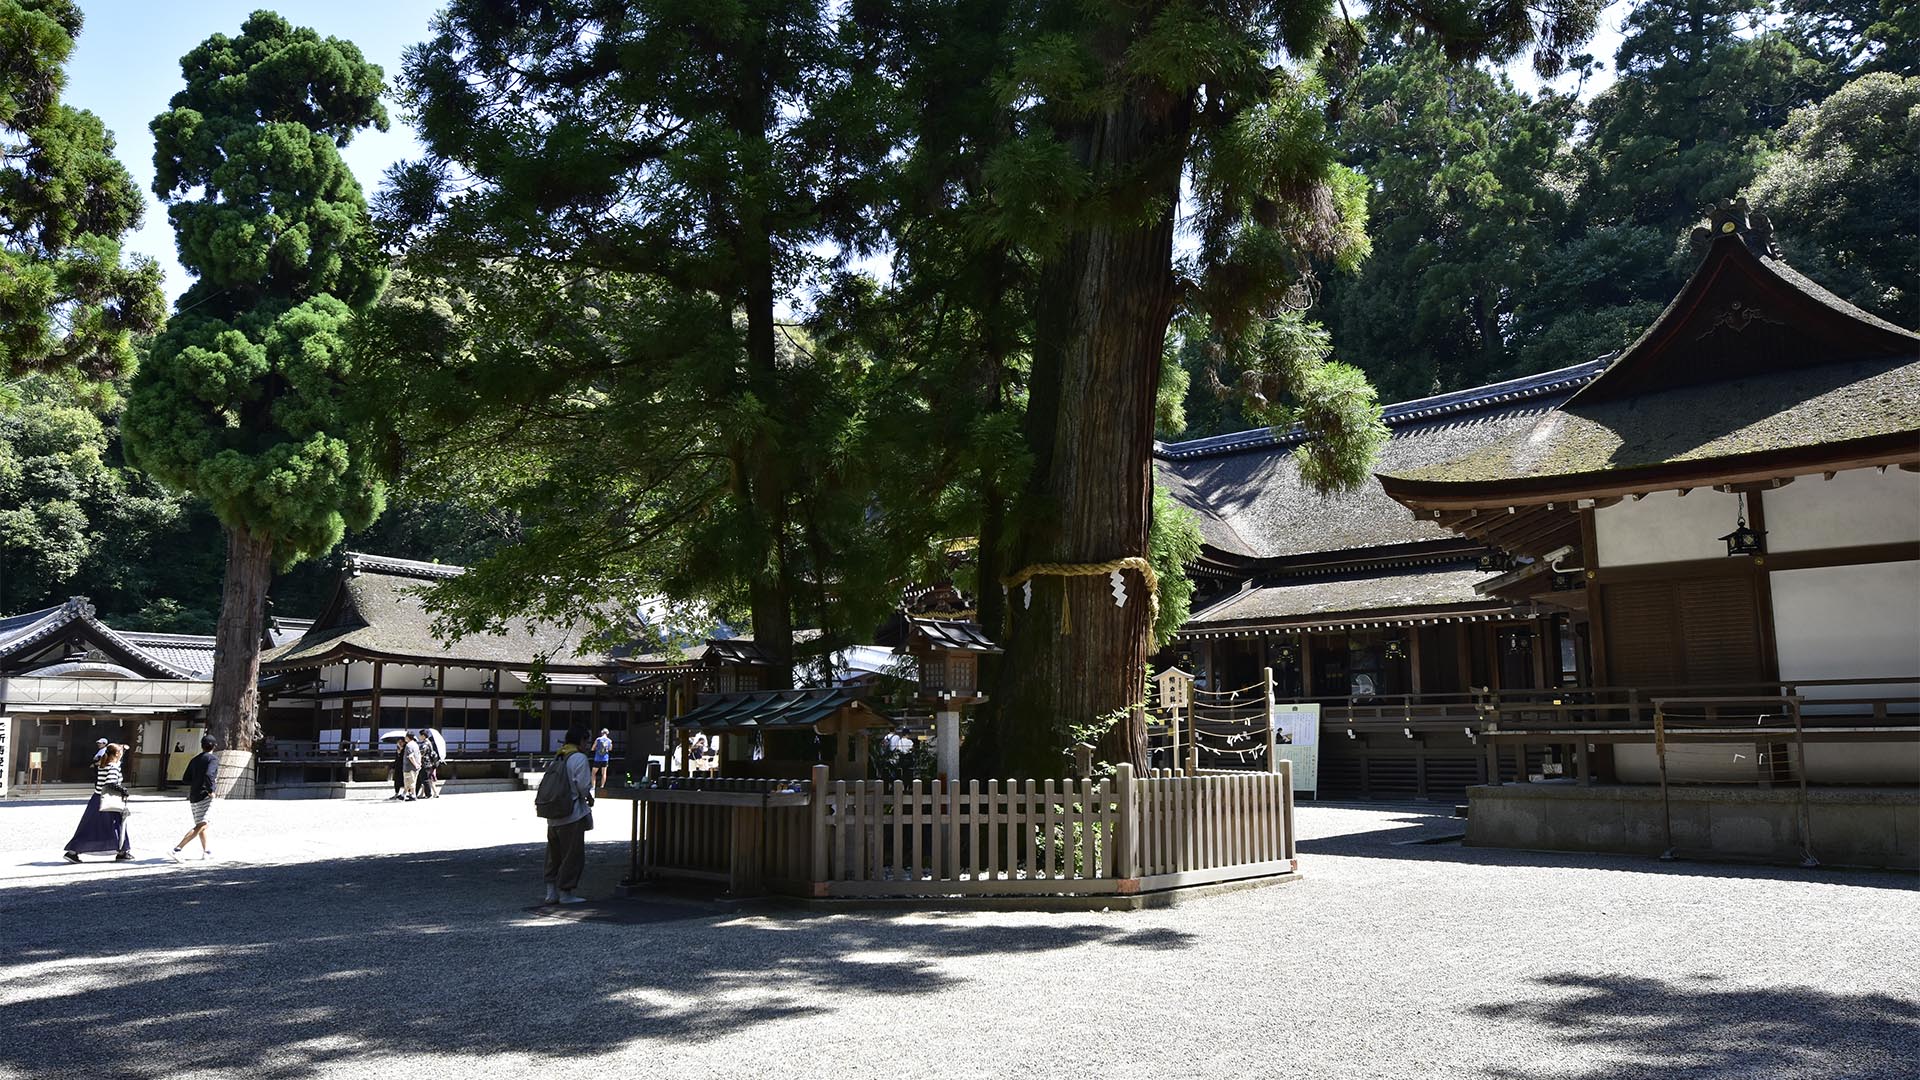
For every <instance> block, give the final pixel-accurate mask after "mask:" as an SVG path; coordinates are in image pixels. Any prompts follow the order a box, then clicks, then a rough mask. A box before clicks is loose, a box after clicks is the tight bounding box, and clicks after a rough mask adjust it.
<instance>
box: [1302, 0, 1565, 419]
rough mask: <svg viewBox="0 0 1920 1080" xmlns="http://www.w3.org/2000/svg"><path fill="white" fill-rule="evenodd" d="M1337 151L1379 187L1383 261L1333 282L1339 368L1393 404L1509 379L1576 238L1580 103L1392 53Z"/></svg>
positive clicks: (1340, 134) (1425, 51)
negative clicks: (1539, 288) (1535, 300)
mask: <svg viewBox="0 0 1920 1080" xmlns="http://www.w3.org/2000/svg"><path fill="white" fill-rule="evenodd" d="M1381 37H1382V39H1383V41H1382V44H1381V45H1379V46H1377V47H1375V48H1372V49H1370V50H1369V54H1368V55H1369V59H1370V60H1372V63H1370V64H1369V65H1368V66H1367V67H1366V68H1365V69H1364V70H1363V71H1361V72H1360V74H1359V75H1358V77H1357V78H1356V79H1355V80H1354V84H1353V86H1352V88H1351V89H1350V90H1349V91H1348V101H1347V106H1346V109H1345V111H1344V113H1343V115H1342V118H1341V120H1340V122H1339V124H1338V125H1337V127H1336V129H1335V131H1334V133H1333V137H1334V138H1335V139H1336V140H1337V142H1338V144H1339V146H1340V149H1341V151H1342V153H1343V156H1344V158H1345V160H1346V161H1347V162H1348V163H1349V164H1351V165H1352V166H1353V167H1354V168H1356V169H1358V170H1359V171H1360V172H1361V173H1363V174H1364V175H1365V176H1366V178H1367V180H1368V181H1369V185H1370V187H1371V189H1372V190H1371V192H1370V197H1369V199H1368V205H1367V232H1368V235H1369V237H1370V238H1371V240H1372V244H1373V253H1372V255H1371V256H1370V257H1369V258H1368V260H1367V262H1366V265H1365V266H1364V267H1363V268H1362V269H1361V271H1360V272H1359V273H1358V274H1356V275H1352V276H1351V277H1349V276H1344V275H1331V276H1330V277H1329V280H1328V282H1327V287H1326V297H1325V305H1324V310H1325V311H1326V319H1327V324H1328V329H1330V330H1331V331H1332V333H1333V341H1334V344H1335V347H1336V348H1337V349H1338V350H1339V355H1340V356H1341V358H1342V359H1344V360H1346V361H1347V362H1348V363H1352V364H1355V365H1357V366H1359V367H1360V369H1361V370H1363V371H1365V372H1366V373H1367V375H1368V377H1369V378H1371V379H1372V380H1373V383H1374V385H1375V386H1377V387H1379V388H1380V389H1381V391H1382V392H1384V393H1387V394H1389V395H1391V396H1392V398H1393V399H1394V400H1399V399H1404V398H1410V397H1418V396H1421V395H1424V394H1431V393H1435V392H1437V391H1441V390H1451V389H1454V388H1457V387H1461V386H1472V385H1475V384H1477V383H1483V382H1487V381H1490V380H1492V379H1497V378H1501V377H1503V376H1507V375H1510V374H1515V373H1517V372H1516V370H1515V369H1516V367H1517V366H1518V365H1519V357H1518V355H1517V347H1518V345H1519V344H1520V341H1519V338H1518V333H1517V331H1518V330H1519V329H1520V324H1519V319H1518V314H1519V311H1520V309H1522V308H1523V307H1524V306H1525V305H1526V302H1527V299H1528V295H1529V291H1530V288H1531V286H1532V284H1533V283H1534V281H1535V280H1536V279H1537V278H1538V277H1539V276H1540V275H1541V274H1542V273H1543V272H1544V271H1545V269H1546V267H1545V266H1544V263H1545V261H1546V259H1547V257H1548V255H1549V252H1550V250H1551V249H1552V248H1553V247H1554V245H1555V243H1556V241H1557V240H1558V238H1559V236H1560V235H1561V230H1562V229H1563V227H1564V226H1565V224H1566V221H1567V217H1568V212H1569V207H1568V205H1567V203H1568V200H1567V198H1566V197H1565V194H1564V192H1565V190H1566V187H1567V184H1566V182H1565V180H1566V177H1565V176H1564V170H1565V169H1566V167H1567V160H1566V159H1567V154H1568V145H1567V143H1568V139H1569V137H1570V136H1571V135H1572V132H1573V125H1574V121H1575V119H1576V116H1575V113H1574V111H1573V109H1572V108H1571V103H1570V102H1569V101H1567V100H1566V99H1563V98H1559V97H1556V96H1553V95H1548V96H1547V97H1546V98H1544V99H1541V100H1534V99H1531V98H1529V97H1528V96H1526V95H1525V94H1522V93H1520V92H1519V91H1518V90H1516V89H1515V88H1514V86H1513V85H1512V83H1511V82H1510V81H1509V80H1507V79H1506V78H1505V77H1504V76H1501V75H1496V74H1494V73H1492V72H1489V71H1487V70H1484V69H1482V68H1478V67H1474V66H1470V65H1461V64H1457V63H1454V62H1452V61H1450V60H1448V59H1447V58H1446V57H1445V56H1444V55H1442V53H1441V52H1440V50H1439V49H1438V48H1437V47H1435V46H1433V45H1432V44H1430V43H1428V44H1422V45H1418V46H1413V47H1408V46H1405V45H1399V44H1396V43H1394V42H1392V41H1391V40H1390V39H1385V36H1384V35H1381Z"/></svg>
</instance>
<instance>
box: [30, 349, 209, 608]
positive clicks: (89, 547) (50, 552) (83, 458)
mask: <svg viewBox="0 0 1920 1080" xmlns="http://www.w3.org/2000/svg"><path fill="white" fill-rule="evenodd" d="M112 424H113V416H112V415H111V414H110V413H109V414H102V413H99V412H96V411H95V409H94V408H93V407H92V405H91V404H90V403H89V402H88V401H87V400H85V399H84V398H83V397H82V396H81V394H80V393H79V391H77V390H76V388H75V387H73V386H72V385H70V384H69V383H68V382H66V381H65V380H62V379H59V378H55V377H51V376H47V375H32V376H28V377H26V378H23V379H20V380H18V381H16V382H13V383H11V384H5V385H4V386H0V613H5V612H13V611H23V610H31V609H34V608H39V607H44V606H47V605H49V604H52V603H55V602H57V601H58V600H60V599H61V598H63V597H64V596H66V595H86V596H89V597H92V598H93V599H94V600H95V602H96V603H97V604H98V605H99V607H100V610H101V611H102V613H103V614H105V615H108V616H113V617H119V616H123V615H124V616H137V614H138V613H139V612H140V611H142V610H143V609H144V608H145V607H146V606H147V605H148V604H149V603H152V602H154V600H155V598H154V593H155V592H156V589H155V586H156V584H158V585H160V586H161V587H162V588H163V589H164V588H165V587H166V586H171V585H176V584H179V583H176V582H171V581H164V580H157V579H163V578H164V575H166V574H167V573H168V572H169V570H170V569H171V568H172V567H173V566H177V565H178V564H179V563H181V562H190V561H191V559H192V555H191V553H190V551H188V552H181V553H180V555H179V557H178V558H177V559H176V558H174V557H172V556H171V555H169V554H168V553H167V552H168V548H169V547H170V546H172V545H173V544H175V543H178V542H179V540H180V538H182V537H183V536H184V535H185V533H186V530H187V529H188V527H189V522H188V521H187V517H188V515H187V513H186V510H185V507H183V505H182V503H181V502H180V501H179V500H178V499H176V498H174V497H173V496H171V495H169V494H168V493H167V492H166V491H164V490H162V489H161V488H159V487H158V486H157V485H155V484H154V483H153V482H152V481H150V480H147V479H146V478H144V477H142V476H140V475H139V474H137V473H134V472H132V471H131V470H128V469H126V468H125V467H124V466H123V465H122V464H121V463H120V462H119V461H118V460H117V455H116V453H115V449H116V447H115V444H114V439H113V434H114V432H113V427H112ZM156 562H158V563H161V564H168V565H151V566H150V564H154V563H156ZM202 595H203V596H204V593H203V594H202ZM182 618H184V616H183V617H182ZM179 621H181V620H180V619H175V620H172V621H171V622H170V625H172V624H177V623H178V622H179ZM136 624H137V625H142V626H145V628H148V629H165V628H168V627H156V626H151V625H147V624H145V623H136Z"/></svg>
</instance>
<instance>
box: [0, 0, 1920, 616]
mask: <svg viewBox="0 0 1920 1080" xmlns="http://www.w3.org/2000/svg"><path fill="white" fill-rule="evenodd" d="M1917 24H1920V11H1917V9H1915V8H1914V7H1912V6H1909V5H1905V4H1901V3H1897V2H1896V0H1841V2H1838V3H1815V2H1808V0H1794V2H1793V3H1790V4H1788V5H1787V6H1786V7H1785V8H1783V9H1768V8H1763V7H1761V6H1758V5H1754V4H1750V3H1744V2H1712V0H1710V2H1699V0H1695V2H1677V3H1676V2H1665V0H1661V2H1651V3H1645V4H1640V5H1638V6H1636V7H1635V9H1634V10H1633V12H1632V13H1631V15H1630V16H1629V19H1628V23H1627V26H1626V29H1625V36H1624V39H1623V41H1622V44H1621V46H1620V48H1619V51H1618V52H1617V54H1616V55H1615V56H1613V57H1584V58H1580V59H1579V60H1578V61H1577V62H1576V69H1577V71H1578V72H1579V73H1580V76H1581V78H1580V81H1581V82H1582V83H1584V82H1585V81H1586V80H1587V79H1589V78H1592V77H1593V76H1594V75H1596V74H1598V73H1600V72H1601V71H1603V70H1607V69H1611V70H1612V71H1613V72H1614V73H1615V75H1616V78H1615V81H1614V82H1613V83H1612V84H1611V85H1609V86H1608V87H1607V88H1606V89H1605V90H1603V91H1601V92H1599V93H1596V94H1583V93H1582V92H1581V91H1580V90H1579V89H1576V90H1575V91H1574V92H1572V93H1568V94H1557V93H1547V94H1544V95H1539V96H1534V95H1529V94H1526V93H1523V92H1521V91H1520V90H1518V89H1517V88H1516V87H1515V86H1514V85H1513V84H1512V83H1511V82H1510V81H1509V80H1508V79H1506V78H1505V77H1504V76H1503V75H1501V74H1499V73H1497V72H1493V71H1488V70H1481V69H1472V68H1462V67H1459V66H1457V65H1453V64H1449V63H1446V62H1445V61H1444V60H1443V59H1442V58H1441V57H1439V56H1438V55H1436V54H1435V53H1433V52H1432V51H1430V50H1428V49H1423V48H1417V47H1409V46H1408V45H1406V44H1404V43H1402V42H1399V41H1396V40H1392V39H1381V40H1376V41H1374V42H1373V43H1371V44H1370V45H1369V46H1368V47H1367V48H1368V52H1367V54H1366V57H1365V66H1364V70H1363V71H1362V73H1361V75H1360V76H1359V78H1358V79H1357V81H1356V83H1355V84H1354V86H1353V88H1352V89H1351V91H1350V92H1349V93H1348V95H1347V99H1346V101H1345V103H1344V107H1343V110H1342V112H1341V114H1340V116H1339V118H1338V121H1337V123H1336V125H1335V132H1336V137H1337V142H1338V145H1339V148H1340V150H1341V153H1342V155H1343V157H1344V159H1345V162H1346V163H1347V164H1349V165H1351V166H1353V167H1354V168H1356V169H1358V170H1359V171H1360V172H1362V173H1363V174H1364V175H1365V176H1366V177H1367V179H1368V180H1369V181H1371V184H1372V189H1371V191H1370V192H1369V199H1370V204H1369V211H1368V221H1367V231H1368V234H1369V235H1370V237H1371V240H1372V255H1371V257H1370V258H1369V259H1368V260H1367V261H1366V262H1365V263H1364V264H1363V265H1362V266H1361V267H1360V268H1359V270H1358V271H1357V272H1354V273H1338V272H1332V271H1331V270H1329V272H1327V273H1324V274H1322V275H1320V280H1321V281H1322V282H1323V285H1322V287H1321V289H1320V292H1319V294H1318V295H1316V296H1312V297H1307V298H1303V300H1302V302H1303V303H1305V304H1310V307H1309V310H1308V315H1309V316H1310V317H1311V318H1313V319H1317V320H1319V321H1321V322H1323V323H1324V324H1325V325H1326V327H1327V328H1328V330H1329V331H1330V332H1331V335H1332V343H1333V348H1334V350H1335V353H1336V355H1337V356H1338V357H1339V358H1340V359H1342V360H1344V361H1346V362H1348V363H1351V364H1355V365H1357V366H1359V367H1360V368H1361V369H1362V370H1364V371H1365V372H1366V373H1367V375H1368V377H1369V378H1370V379H1372V380H1373V382H1374V384H1375V385H1376V386H1377V387H1379V390H1380V394H1381V399H1382V400H1383V401H1398V400H1404V399H1407V398H1412V397H1419V396H1423V395H1427V394H1432V393H1438V392H1443V391H1446V390H1451V389H1457V388H1460V387H1465V386H1472V385H1476V384H1479V383H1483V382H1487V381H1491V380H1496V379H1500V378H1506V377H1512V376H1517V375H1522V374H1526V373H1530V372H1536V371H1544V370H1550V369H1553V368H1557V367H1564V366H1566V365H1569V364H1575V363H1579V362H1582V361H1585V360H1589V359H1592V358H1594V357H1597V356H1601V355H1605V354H1607V353H1611V352H1613V351H1615V350H1617V349H1619V348H1620V347H1622V346H1623V345H1625V344H1626V343H1628V342H1629V341H1631V340H1632V338H1633V337H1634V336H1635V335H1636V334H1637V333H1638V332H1639V331H1640V330H1641V329H1642V328H1644V327H1645V326H1646V325H1647V324H1648V323H1649V322H1650V321H1651V320H1652V318H1653V317H1654V316H1655V315H1656V314H1657V313H1658V311H1659V308H1660V306H1661V305H1662V304H1663V303H1664V302H1665V301H1666V299H1667V298H1668V297H1670V296H1671V295H1672V294H1673V292H1674V291H1675V290H1676V289H1677V288H1678V287H1679V285H1680V283H1681V282H1682V281H1683V280H1684V278H1685V276H1686V273H1687V271H1688V270H1689V269H1690V266H1691V262H1690V258H1689V256H1688V254H1687V249H1686V242H1685V241H1686V234H1687V232H1688V230H1689V229H1690V228H1691V227H1692V225H1693V224H1694V223H1695V221H1696V220H1697V219H1698V218H1699V216H1700V214H1701V212H1702V211H1703V210H1704V209H1705V208H1706V207H1708V206H1710V205H1711V204H1712V203H1713V202H1714V201H1716V200H1718V199H1723V198H1731V197H1734V196H1737V195H1741V194H1745V195H1746V196H1747V197H1748V198H1749V199H1750V200H1751V201H1752V203H1753V205H1754V206H1755V208H1756V209H1758V210H1762V211H1764V212H1766V213H1767V214H1769V215H1770V216H1771V218H1772V220H1773V222H1774V225H1775V227H1776V230H1777V232H1778V238H1779V241H1780V243H1781V246H1782V247H1783V249H1784V250H1785V253H1786V256H1787V259H1788V261H1789V262H1790V263H1791V264H1792V265H1794V266H1795V267H1796V268H1798V269H1800V270H1802V271H1803V272H1805V273H1807V274H1808V275H1809V276H1811V277H1813V278H1814V279H1815V280H1817V281H1819V282H1820V283H1821V284H1823V285H1825V286H1826V287H1827V288H1829V289H1831V290H1833V291H1834V292H1836V293H1838V294H1840V295H1841V296H1843V297H1845V298H1847V299H1848V300H1850V301H1852V302H1853V303H1855V304H1858V305H1860V306H1861V307H1863V308H1866V309H1867V310H1869V311H1873V312H1875V313H1877V314H1880V315H1882V316H1884V317H1887V318H1889V319H1891V320H1893V321H1895V322H1898V323H1901V324H1903V325H1909V326H1911V325H1913V324H1914V323H1915V322H1916V321H1920V320H1916V317H1915V316H1916V312H1915V308H1916V304H1917V303H1920V203H1916V200H1915V199H1914V198H1913V194H1914V192H1915V191H1920V165H1916V158H1917V156H1920V78H1915V77H1912V76H1911V75H1910V74H1909V73H1911V72H1914V71H1920V25H1917ZM1207 338H1208V335H1207V333H1206V328H1205V327H1204V326H1195V325H1191V324H1187V325H1180V326H1176V328H1175V333H1174V334H1173V335H1172V337H1171V340H1170V342H1169V345H1168V364H1169V374H1170V375H1171V376H1172V377H1173V379H1174V385H1175V386H1176V387H1177V386H1178V385H1179V382H1180V380H1181V379H1183V378H1184V380H1185V383H1186V388H1185V394H1184V410H1181V409H1166V410H1163V414H1164V415H1163V418H1162V431H1161V433H1160V434H1161V435H1162V437H1166V438H1190V437H1197V436H1202V435H1209V434H1217V433H1220V432H1225V431H1233V430H1241V429H1244V428H1248V427H1253V426H1257V425H1256V424H1253V423H1249V422H1248V421H1247V420H1246V418H1245V417H1244V416H1242V415H1241V413H1240V412H1239V409H1238V407H1237V406H1236V405H1235V404H1234V401H1235V397H1234V395H1232V394H1229V393H1226V392H1225V391H1226V390H1228V389H1229V384H1231V383H1233V382H1234V381H1235V380H1236V379H1237V378H1238V377H1239V375H1240V374H1241V373H1238V372H1236V371H1235V370H1234V369H1233V368H1232V366H1231V365H1230V364H1227V365H1223V364H1221V363H1220V358H1219V357H1209V356H1208V355H1207V353H1206V348H1207V346H1206V345H1205V344H1203V343H1204V342H1205V341H1206V340H1207ZM1249 377H1251V375H1250V373H1249ZM1176 396H1177V395H1176ZM120 405H121V400H120V397H119V395H118V393H117V392H115V390H114V389H112V388H108V389H106V390H104V391H102V390H98V389H93V390H84V391H83V390H81V389H77V388H76V385H75V384H73V383H70V382H68V381H63V380H61V379H58V378H55V377H50V376H29V377H26V378H23V379H17V380H13V381H10V382H5V383H0V612H14V611H22V610H30V609H33V608H36V607H41V606H45V605H47V604H50V603H53V602H56V601H57V600H59V599H61V598H64V597H65V596H69V595H86V596H89V597H91V598H92V599H93V601H94V603H95V604H96V605H97V606H98V608H99V609H100V611H101V613H102V615H103V616H104V617H105V618H106V619H107V620H108V621H109V622H110V623H113V624H115V625H118V626H122V627H126V628H138V629H144V630H167V631H178V632H196V633H205V632H211V630H212V629H213V626H214V622H215V618H216V615H217V613H218V605H219V597H220V581H221V572H222V566H223V556H224V551H223V542H222V540H221V532H220V528H219V526H218V524H217V522H216V521H215V519H214V517H213V515H212V513H211V512H210V511H209V510H208V509H207V508H206V507H205V506H203V505H200V504H197V503H196V502H194V501H192V500H190V499H185V498H182V497H180V496H176V495H174V494H172V493H170V492H168V491H166V490H164V489H162V488H161V487H160V486H159V485H157V484H156V483H154V482H153V481H152V480H150V479H148V478H146V477H145V476H143V475H141V474H139V473H138V472H136V471H134V470H131V469H129V468H128V467H127V466H126V464H125V461H124V459H123V456H122V453H121V449H120V443H119V438H118V430H117V423H118V416H119V412H120ZM1182 414H1183V415H1182ZM516 529H517V523H516V522H515V521H514V520H513V519H512V518H511V516H510V515H507V514H504V513H501V514H493V515H490V514H488V513H487V512H485V511H484V510H475V509H474V508H473V503H472V502H471V501H462V502H460V503H458V504H456V503H455V502H454V501H453V500H452V499H451V498H450V499H448V500H447V501H438V500H435V499H433V498H431V497H430V496H427V495H423V494H421V493H419V492H417V491H410V492H408V493H405V494H403V495H401V496H399V497H398V498H397V499H396V501H395V502H393V503H392V504H391V505H390V506H389V507H388V509H387V511H386V513H385V514H384V515H383V516H381V517H380V518H379V519H378V520H377V521H376V522H375V523H374V524H373V525H372V526H371V527H370V528H368V529H367V530H365V531H363V532H360V533H357V534H353V535H350V536H349V537H348V538H347V540H346V541H345V543H344V544H343V545H342V546H343V547H351V548H355V549H359V550H368V551H375V552H379V553H382V554H388V555H394V556H400V557H408V558H421V559H438V560H440V561H444V562H470V561H473V560H476V559H478V558H481V557H482V556H484V555H486V554H488V553H490V552H491V551H493V550H495V549H496V548H498V547H499V546H500V545H501V544H503V543H505V542H507V541H510V540H512V539H514V538H515V536H516V535H517V533H516ZM337 559H338V553H335V555H334V556H332V557H331V558H328V559H320V560H314V561H310V562H308V563H305V564H303V565H301V566H300V567H298V568H296V569H295V570H293V571H292V572H290V573H288V574H286V575H283V576H282V577H280V578H278V579H277V580H276V582H275V585H274V589H273V596H274V603H275V611H276V613H277V614H280V615H287V616H310V615H313V614H316V613H317V612H318V609H319V606H320V605H321V604H322V603H324V601H325V599H326V590H327V588H328V587H329V584H330V582H331V580H332V575H333V570H334V568H335V565H336V560H337Z"/></svg>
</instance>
